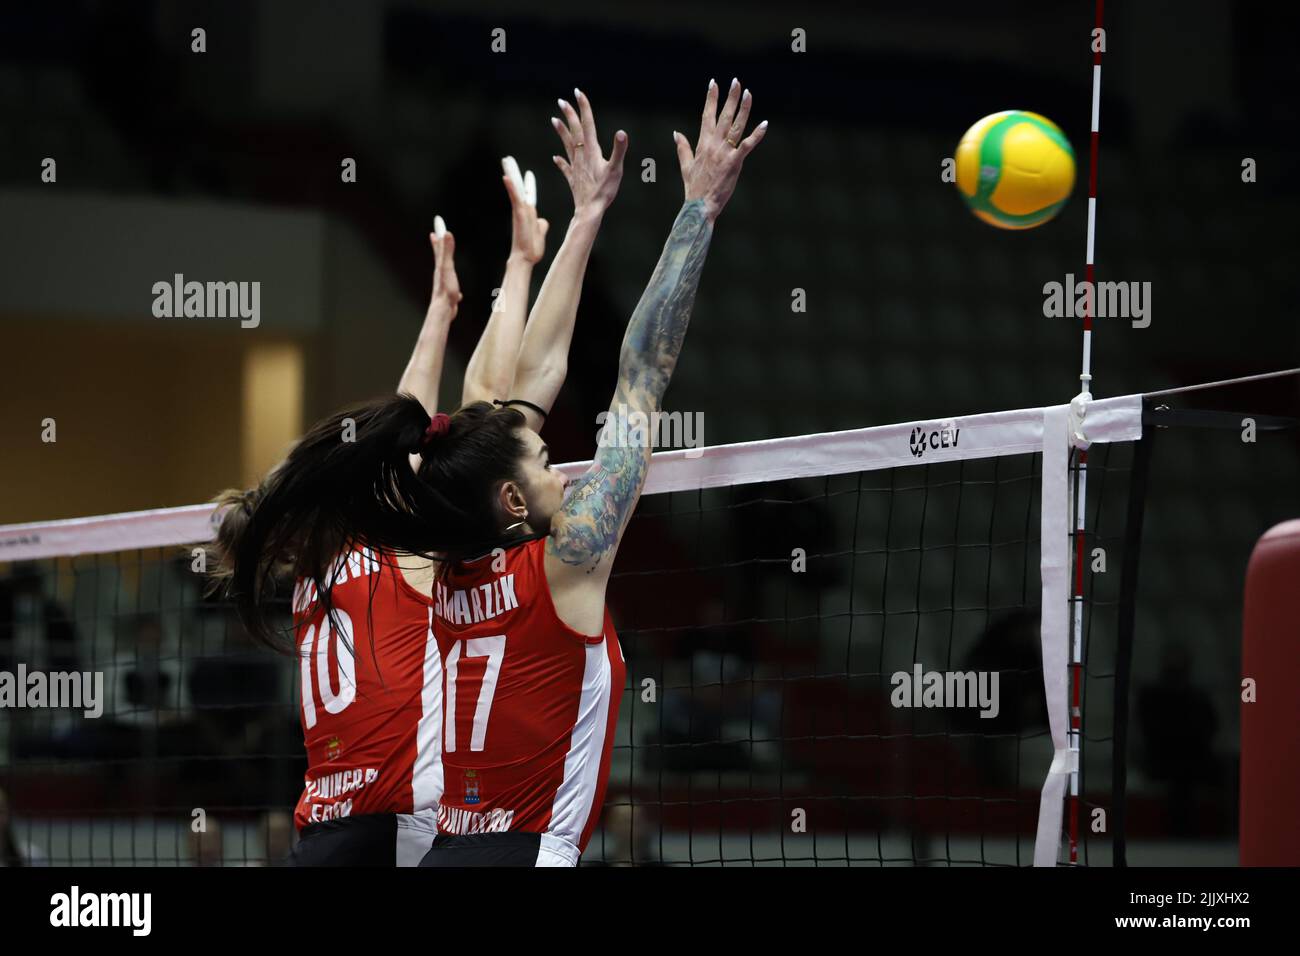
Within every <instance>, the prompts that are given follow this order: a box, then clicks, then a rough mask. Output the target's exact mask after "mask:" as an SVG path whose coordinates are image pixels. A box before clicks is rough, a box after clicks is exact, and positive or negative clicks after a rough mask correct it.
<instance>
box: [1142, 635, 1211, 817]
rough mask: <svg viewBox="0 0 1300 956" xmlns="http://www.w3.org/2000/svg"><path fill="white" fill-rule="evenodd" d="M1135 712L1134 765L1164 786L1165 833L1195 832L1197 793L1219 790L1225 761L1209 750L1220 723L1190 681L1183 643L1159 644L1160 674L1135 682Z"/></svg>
mask: <svg viewBox="0 0 1300 956" xmlns="http://www.w3.org/2000/svg"><path fill="white" fill-rule="evenodd" d="M1137 717H1138V725H1139V727H1140V734H1141V736H1140V740H1141V748H1140V750H1139V754H1138V758H1137V766H1138V767H1139V768H1140V769H1141V770H1142V772H1143V773H1145V774H1146V775H1147V776H1148V777H1149V778H1150V779H1151V780H1153V781H1155V782H1157V783H1159V784H1162V785H1163V787H1164V790H1165V821H1166V823H1167V825H1168V832H1169V835H1171V836H1186V835H1188V834H1191V833H1195V832H1197V830H1198V829H1200V828H1199V827H1198V823H1197V819H1196V810H1197V803H1198V799H1199V798H1200V797H1201V796H1202V794H1203V793H1204V792H1205V791H1206V790H1210V791H1211V792H1217V790H1216V788H1217V786H1218V785H1219V783H1220V782H1221V777H1222V774H1223V765H1222V762H1221V761H1220V759H1219V758H1218V756H1217V755H1216V754H1215V753H1214V750H1213V741H1214V735H1215V734H1216V733H1217V732H1218V729H1219V719H1218V716H1217V715H1216V713H1215V710H1214V702H1213V701H1212V700H1211V699H1210V696H1209V694H1207V693H1206V692H1205V691H1203V690H1201V689H1200V688H1198V687H1196V686H1194V685H1193V684H1192V681H1191V655H1190V654H1189V653H1188V651H1187V648H1186V647H1184V646H1183V645H1182V644H1178V643H1174V642H1170V643H1167V644H1166V645H1165V646H1164V648H1163V649H1162V651H1161V664H1160V678H1159V679H1158V680H1157V681H1155V682H1154V683H1149V684H1144V685H1142V686H1141V687H1139V688H1138V692H1137ZM1215 822H1216V823H1218V822H1220V821H1215Z"/></svg>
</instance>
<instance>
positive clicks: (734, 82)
mask: <svg viewBox="0 0 1300 956" xmlns="http://www.w3.org/2000/svg"><path fill="white" fill-rule="evenodd" d="M739 85H740V80H738V79H736V78H735V77H734V76H733V77H732V78H731V88H732V89H733V90H734V89H735V88H736V87H738V86H739Z"/></svg>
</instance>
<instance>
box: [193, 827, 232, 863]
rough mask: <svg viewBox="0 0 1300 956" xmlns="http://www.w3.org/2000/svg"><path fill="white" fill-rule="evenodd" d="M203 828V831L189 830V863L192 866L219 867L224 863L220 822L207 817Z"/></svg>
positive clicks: (223, 846)
mask: <svg viewBox="0 0 1300 956" xmlns="http://www.w3.org/2000/svg"><path fill="white" fill-rule="evenodd" d="M204 827H205V829H204V830H197V831H196V830H194V829H193V828H191V829H190V862H191V864H192V865H193V866H221V865H223V863H224V861H225V840H224V838H223V836H222V833H221V822H220V821H219V820H217V819H216V818H215V817H213V816H211V815H209V816H208V817H207V819H206V820H205V821H204Z"/></svg>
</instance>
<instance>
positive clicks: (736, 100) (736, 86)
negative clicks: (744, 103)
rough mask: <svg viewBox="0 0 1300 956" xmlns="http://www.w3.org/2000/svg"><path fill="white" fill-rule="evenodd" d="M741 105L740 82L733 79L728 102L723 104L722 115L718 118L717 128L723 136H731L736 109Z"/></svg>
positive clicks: (728, 93)
mask: <svg viewBox="0 0 1300 956" xmlns="http://www.w3.org/2000/svg"><path fill="white" fill-rule="evenodd" d="M739 105H740V81H739V80H737V79H735V78H733V79H732V81H731V88H730V89H729V90H728V91H727V101H726V102H725V103H723V104H722V115H721V116H719V117H718V125H717V128H718V129H719V130H721V131H722V135H723V136H727V135H729V132H730V130H731V124H732V123H734V122H735V121H736V109H737V107H738V106H739Z"/></svg>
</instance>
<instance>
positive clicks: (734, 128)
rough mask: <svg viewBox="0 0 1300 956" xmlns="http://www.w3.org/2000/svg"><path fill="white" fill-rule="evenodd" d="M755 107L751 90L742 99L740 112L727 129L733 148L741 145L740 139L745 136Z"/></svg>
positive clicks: (742, 95)
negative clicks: (747, 124)
mask: <svg viewBox="0 0 1300 956" xmlns="http://www.w3.org/2000/svg"><path fill="white" fill-rule="evenodd" d="M753 105H754V98H753V97H752V96H750V95H749V90H745V92H744V93H743V94H741V97H740V111H739V112H738V113H736V118H735V119H733V120H732V121H731V125H730V126H728V127H727V135H726V137H725V138H726V140H727V142H729V143H731V144H732V145H733V146H739V145H740V137H742V136H744V135H745V124H746V123H748V122H749V110H750V107H751V106H753Z"/></svg>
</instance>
